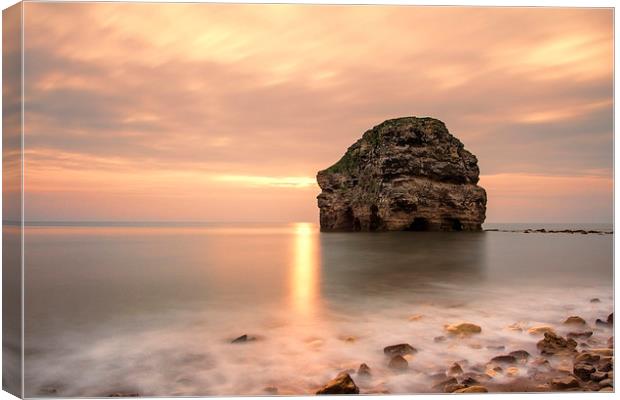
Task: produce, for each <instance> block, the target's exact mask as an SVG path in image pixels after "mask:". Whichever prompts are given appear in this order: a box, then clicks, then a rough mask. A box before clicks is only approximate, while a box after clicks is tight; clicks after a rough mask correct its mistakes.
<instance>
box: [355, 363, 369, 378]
mask: <svg viewBox="0 0 620 400" xmlns="http://www.w3.org/2000/svg"><path fill="white" fill-rule="evenodd" d="M357 375H359V376H370V367H369V366H368V365H367V364H366V363H362V364H360V366H359V368H358V369H357Z"/></svg>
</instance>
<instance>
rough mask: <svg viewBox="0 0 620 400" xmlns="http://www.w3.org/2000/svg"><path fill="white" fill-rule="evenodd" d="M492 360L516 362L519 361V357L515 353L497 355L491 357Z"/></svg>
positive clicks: (500, 362)
mask: <svg viewBox="0 0 620 400" xmlns="http://www.w3.org/2000/svg"><path fill="white" fill-rule="evenodd" d="M491 362H492V363H497V364H514V363H516V362H517V358H516V357H515V356H513V355H503V356H496V357H493V358H492V359H491Z"/></svg>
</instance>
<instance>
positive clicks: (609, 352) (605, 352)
mask: <svg viewBox="0 0 620 400" xmlns="http://www.w3.org/2000/svg"><path fill="white" fill-rule="evenodd" d="M588 351H589V352H590V353H592V354H598V355H599V356H603V357H611V356H613V355H614V349H606V348H596V349H590V350H588Z"/></svg>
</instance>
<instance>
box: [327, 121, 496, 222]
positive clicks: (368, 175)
mask: <svg viewBox="0 0 620 400" xmlns="http://www.w3.org/2000/svg"><path fill="white" fill-rule="evenodd" d="M479 173H480V171H479V169H478V160H477V159H476V157H475V156H474V155H473V154H471V153H470V152H469V151H467V150H465V148H464V146H463V144H462V143H461V142H460V141H459V140H458V139H457V138H455V137H454V136H452V135H451V134H450V133H449V132H448V129H447V128H446V126H445V125H444V123H443V122H441V121H439V120H437V119H433V118H416V117H405V118H397V119H392V120H388V121H385V122H383V123H382V124H380V125H377V126H375V127H374V128H372V129H371V130H369V131H367V132H366V133H364V135H363V136H362V138H361V139H359V140H358V141H357V142H355V143H354V144H353V145H352V146H351V147H349V149H348V150H347V152H346V153H345V154H344V156H343V157H342V158H341V159H340V161H338V162H337V163H336V164H334V165H332V166H331V167H329V168H327V169H325V170H323V171H319V173H318V174H317V181H318V183H319V186H320V187H321V189H322V192H321V194H320V195H319V196H318V205H319V208H320V213H321V216H320V221H321V230H322V231H326V232H329V231H405V230H413V231H426V230H438V231H479V230H481V226H482V223H483V222H484V219H485V212H486V202H487V197H486V192H485V191H484V189H483V188H481V187H480V186H478V185H477V183H478V175H479Z"/></svg>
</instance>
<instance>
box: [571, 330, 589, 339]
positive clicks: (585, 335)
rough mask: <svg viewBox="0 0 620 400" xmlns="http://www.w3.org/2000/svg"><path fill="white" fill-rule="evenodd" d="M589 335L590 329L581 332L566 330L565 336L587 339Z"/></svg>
mask: <svg viewBox="0 0 620 400" xmlns="http://www.w3.org/2000/svg"><path fill="white" fill-rule="evenodd" d="M590 336H592V331H583V332H568V334H567V335H566V337H569V338H573V339H578V338H581V339H587V338H589V337H590Z"/></svg>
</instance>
